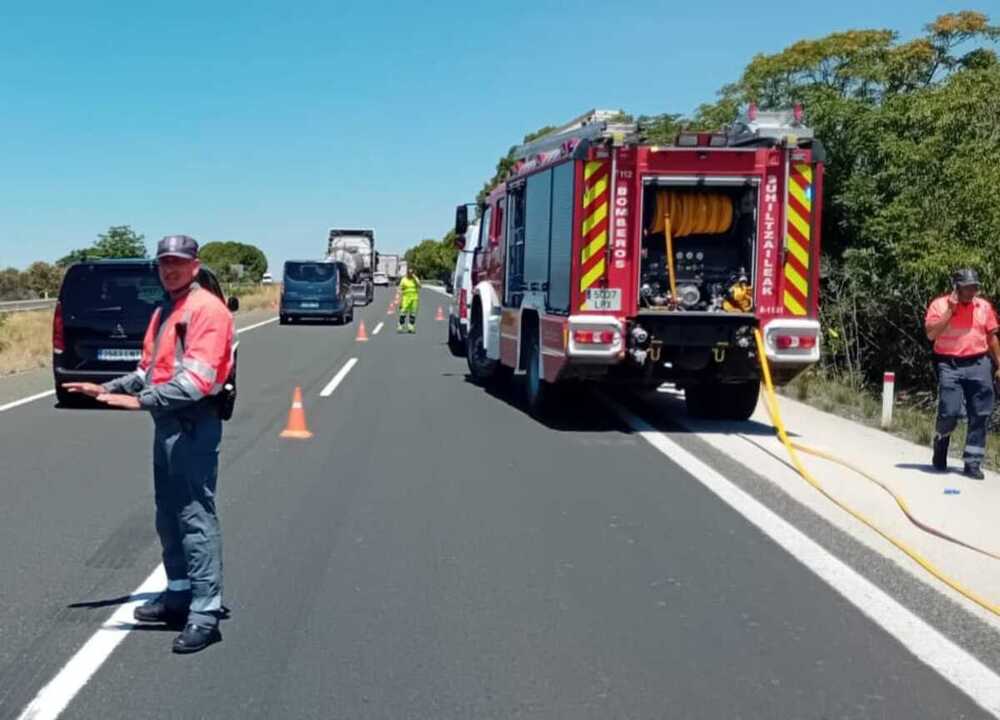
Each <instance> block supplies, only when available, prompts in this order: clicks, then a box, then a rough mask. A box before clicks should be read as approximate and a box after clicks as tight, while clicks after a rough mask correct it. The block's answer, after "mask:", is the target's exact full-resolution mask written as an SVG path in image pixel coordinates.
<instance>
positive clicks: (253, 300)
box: [240, 285, 281, 312]
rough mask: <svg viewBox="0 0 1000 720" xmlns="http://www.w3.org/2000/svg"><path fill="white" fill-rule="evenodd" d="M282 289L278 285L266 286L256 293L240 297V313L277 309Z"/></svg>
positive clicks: (256, 290) (258, 289)
mask: <svg viewBox="0 0 1000 720" xmlns="http://www.w3.org/2000/svg"><path fill="white" fill-rule="evenodd" d="M280 294H281V288H280V286H278V285H266V286H262V287H260V288H257V289H255V291H254V292H252V293H248V294H246V295H240V312H254V311H255V310H272V309H275V310H276V309H277V306H278V297H279V296H280Z"/></svg>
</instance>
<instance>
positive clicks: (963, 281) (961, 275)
mask: <svg viewBox="0 0 1000 720" xmlns="http://www.w3.org/2000/svg"><path fill="white" fill-rule="evenodd" d="M951 281H952V282H953V283H955V285H956V286H957V287H966V286H968V285H975V286H977V287H978V286H979V274H978V273H977V272H976V271H975V270H973V269H972V268H962V269H961V270H957V271H956V272H955V274H954V275H952V276H951Z"/></svg>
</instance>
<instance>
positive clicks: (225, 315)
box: [104, 284, 235, 412]
mask: <svg viewBox="0 0 1000 720" xmlns="http://www.w3.org/2000/svg"><path fill="white" fill-rule="evenodd" d="M161 318H163V319H162V321H161ZM234 334H235V330H234V326H233V316H232V314H231V313H230V312H229V309H228V308H227V307H226V306H225V305H224V304H223V303H222V301H221V300H220V299H219V298H217V297H216V296H215V295H214V294H212V293H211V292H209V291H208V290H205V289H203V288H202V287H200V286H199V285H197V284H193V285H192V286H191V290H190V291H189V292H188V293H187V294H186V295H184V296H183V297H181V298H179V299H178V300H176V301H175V302H173V303H172V304H168V305H166V306H164V307H162V308H157V310H156V311H155V312H154V313H153V317H152V318H151V319H150V321H149V327H148V328H146V336H145V338H144V339H143V343H142V359H141V360H140V361H139V365H138V367H137V368H136V369H135V371H134V372H132V373H130V374H129V375H126V376H125V377H122V378H119V379H118V380H114V381H112V382H110V383H107V384H105V386H104V387H105V389H106V390H107V391H108V392H128V393H131V394H134V395H138V397H139V404H140V405H141V406H142V407H143V408H145V409H147V410H151V411H153V412H157V411H171V410H178V409H181V408H183V407H185V406H187V405H191V404H192V403H196V402H198V401H199V400H201V399H202V398H205V397H208V396H210V395H216V394H218V393H219V392H220V391H221V390H222V386H223V384H224V383H225V381H226V378H227V377H228V376H229V369H230V366H231V364H232V354H233V336H234Z"/></svg>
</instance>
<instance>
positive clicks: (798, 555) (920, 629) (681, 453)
mask: <svg viewBox="0 0 1000 720" xmlns="http://www.w3.org/2000/svg"><path fill="white" fill-rule="evenodd" d="M605 402H607V403H608V405H609V406H611V407H612V408H614V410H615V411H616V412H617V413H618V414H619V415H620V416H621V418H622V419H623V420H624V421H625V422H626V424H628V425H629V426H630V427H631V428H632V429H633V430H635V431H636V432H637V433H638V434H639V436H640V437H642V439H643V440H645V441H646V442H648V443H649V444H650V445H652V446H653V447H654V448H656V450H658V451H659V452H661V453H663V454H664V455H665V456H667V457H668V458H670V459H671V460H672V461H673V462H675V463H677V464H678V465H680V466H681V467H682V468H684V469H685V470H686V471H687V472H688V473H690V474H691V476H692V477H694V478H695V479H696V480H698V482H700V483H701V484H702V485H704V486H705V487H706V488H708V489H709V490H710V491H711V492H713V493H715V495H716V496H718V497H719V498H720V499H721V500H722V501H723V502H725V503H726V504H727V505H729V506H730V507H731V508H733V510H735V511H736V512H738V513H739V514H740V515H742V516H743V517H745V518H746V519H747V520H749V521H750V522H751V523H753V524H754V525H756V526H757V527H758V528H759V529H760V530H761V531H762V532H763V533H764V534H765V535H767V536H768V537H769V538H771V540H773V541H774V542H776V543H777V544H778V545H780V546H781V547H782V548H784V549H785V550H786V551H787V552H788V553H789V554H791V555H792V557H794V558H795V559H796V560H798V561H799V562H800V563H802V564H803V565H805V566H806V567H807V568H809V569H810V570H811V571H812V572H813V573H815V574H816V575H817V576H819V577H820V578H821V579H822V580H823V581H825V582H826V583H827V584H828V585H830V586H831V587H832V588H833V589H834V590H836V591H837V592H838V593H840V594H841V595H842V596H843V597H844V599H846V600H847V601H848V602H849V603H851V604H852V605H854V606H855V607H856V608H858V609H859V610H860V611H861V612H862V613H864V614H865V615H867V616H868V617H869V618H870V619H871V620H873V621H874V622H875V623H876V624H877V625H879V626H880V627H881V628H882V629H883V630H885V631H886V632H887V633H889V634H890V635H892V636H893V637H894V638H896V640H898V641H899V642H900V643H901V644H902V645H903V646H904V647H906V648H907V649H908V650H909V651H910V652H911V653H913V654H914V655H916V656H917V658H919V659H920V660H921V661H922V662H923V663H924V664H926V665H928V666H929V667H930V668H932V669H933V670H934V671H936V672H937V673H938V674H940V675H941V676H942V677H944V678H945V679H946V680H948V681H949V682H950V683H951V684H952V685H954V686H955V687H957V688H958V689H959V690H961V691H962V692H964V693H965V694H966V695H968V696H969V697H970V698H971V699H972V700H973V701H974V702H975V703H977V704H978V705H979V706H980V707H982V708H983V709H984V710H986V711H988V712H989V713H990V714H991V715H993V716H994V717H1000V676H998V675H997V674H996V673H995V672H993V670H991V669H990V668H989V667H987V666H986V665H984V664H983V663H982V662H980V661H979V660H977V659H976V658H975V657H973V656H972V655H970V654H969V653H968V652H966V651H965V650H964V649H962V648H961V647H959V646H958V645H956V644H955V643H953V642H952V641H951V640H949V639H948V638H946V637H945V636H944V635H942V634H941V633H939V632H938V631H937V630H935V629H934V628H933V627H932V626H931V625H929V624H928V623H926V622H924V621H923V620H922V619H921V618H920V617H918V616H917V615H916V614H914V613H913V612H911V611H910V610H908V609H907V608H905V607H903V606H902V605H900V604H899V603H898V602H897V601H896V600H895V599H893V598H892V597H891V596H890V595H889V594H888V593H886V592H885V591H883V590H882V589H881V588H879V587H878V586H877V585H875V584H874V583H872V582H870V581H869V580H868V579H867V578H865V577H863V576H861V575H860V574H858V573H857V572H856V571H855V570H854V569H853V568H851V567H850V566H849V565H847V564H846V563H844V562H843V561H842V560H840V559H839V558H837V557H836V556H835V555H833V554H831V553H830V552H828V551H827V550H826V549H824V548H823V547H822V546H820V545H819V544H818V543H816V542H815V541H814V540H812V539H811V538H810V537H808V536H807V535H805V534H804V533H802V532H801V531H800V530H798V529H797V528H795V527H794V526H793V525H791V524H790V523H789V522H787V521H786V520H785V519H784V518H782V517H780V516H779V515H777V514H776V513H774V512H773V511H771V510H770V509H769V508H767V507H765V506H764V505H762V504H761V503H760V502H758V501H757V500H756V499H754V498H753V497H751V496H750V495H748V494H747V493H745V492H744V491H743V490H741V489H740V488H738V487H737V486H736V485H734V484H733V483H732V482H730V481H729V480H727V479H726V478H725V477H723V476H722V475H721V474H719V473H718V472H716V471H715V470H714V469H713V468H711V467H709V466H708V465H706V464H705V463H704V462H702V461H701V460H699V459H698V458H697V457H695V456H694V455H692V454H691V453H690V452H688V451H687V450H685V449H684V448H683V447H681V446H680V445H678V444H677V443H675V442H674V441H673V440H671V439H670V438H668V437H667V436H666V435H664V434H663V433H660V432H657V431H656V430H655V429H654V428H653V427H652V426H651V425H649V424H648V423H647V422H646V421H644V420H642V419H641V418H639V417H638V416H636V415H634V414H633V413H631V412H629V411H628V410H626V409H625V408H624V407H622V406H621V405H618V404H617V403H614V402H612V401H610V400H605Z"/></svg>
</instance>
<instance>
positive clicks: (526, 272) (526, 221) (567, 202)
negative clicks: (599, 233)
mask: <svg viewBox="0 0 1000 720" xmlns="http://www.w3.org/2000/svg"><path fill="white" fill-rule="evenodd" d="M507 197H508V203H509V204H508V212H507V218H508V223H509V226H508V231H507V238H508V243H509V245H508V252H507V260H508V263H509V266H508V273H507V277H508V286H507V295H506V304H507V305H508V306H515V307H516V306H519V305H520V304H521V302H522V300H523V298H524V294H525V293H528V292H535V293H537V292H543V293H544V294H545V308H546V310H548V311H549V312H556V313H566V312H569V301H570V271H571V270H572V260H573V249H572V244H573V163H572V162H565V163H563V164H561V165H556V166H555V167H553V168H550V169H548V170H543V171H542V172H538V173H535V174H534V175H529V176H528V178H527V180H525V181H521V182H519V183H517V184H516V185H512V186H511V187H510V188H509V189H508V194H507Z"/></svg>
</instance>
